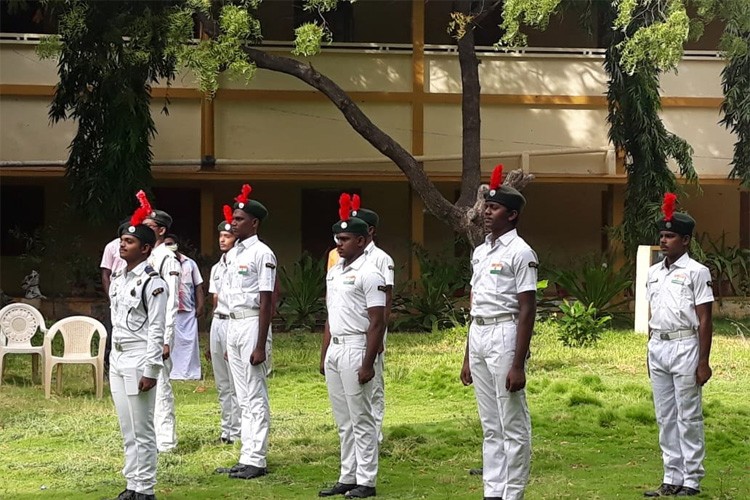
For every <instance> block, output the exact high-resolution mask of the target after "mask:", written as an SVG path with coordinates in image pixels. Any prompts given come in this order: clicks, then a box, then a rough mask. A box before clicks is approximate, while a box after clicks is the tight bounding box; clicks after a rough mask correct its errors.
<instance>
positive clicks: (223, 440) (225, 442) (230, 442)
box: [219, 437, 234, 444]
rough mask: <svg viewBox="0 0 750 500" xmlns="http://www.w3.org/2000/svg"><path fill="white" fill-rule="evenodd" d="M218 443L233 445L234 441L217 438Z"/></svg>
mask: <svg viewBox="0 0 750 500" xmlns="http://www.w3.org/2000/svg"><path fill="white" fill-rule="evenodd" d="M219 441H221V443H222V444H234V439H230V438H225V437H221V438H219Z"/></svg>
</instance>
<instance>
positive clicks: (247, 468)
mask: <svg viewBox="0 0 750 500" xmlns="http://www.w3.org/2000/svg"><path fill="white" fill-rule="evenodd" d="M250 190H251V188H250V186H249V185H247V184H245V185H244V186H243V187H242V193H241V194H240V195H239V196H238V197H237V198H236V200H237V203H235V204H234V213H233V219H232V232H233V233H234V235H235V236H236V237H237V242H236V243H235V246H234V248H232V249H231V250H230V251H229V252H228V253H227V257H226V261H227V282H226V290H227V291H226V299H227V307H228V308H229V327H228V329H227V354H228V357H229V367H230V369H231V371H232V377H233V379H234V388H235V390H236V391H237V400H238V402H239V404H240V408H241V411H242V417H241V440H242V449H241V451H240V459H239V462H238V463H237V464H235V465H234V466H233V467H231V468H228V469H224V468H221V469H217V472H228V473H229V477H231V478H236V479H253V478H256V477H260V476H264V475H266V474H267V469H266V453H267V451H268V432H269V429H270V425H271V413H270V408H269V402H268V383H267V377H268V363H267V354H268V340H269V336H270V334H269V332H270V330H271V314H272V310H273V304H272V301H273V299H272V294H273V289H274V284H275V282H276V256H275V255H274V254H273V252H272V251H271V249H270V248H268V246H266V245H265V244H264V243H262V242H261V241H259V240H258V235H257V232H258V226H259V225H260V223H261V221H262V220H263V219H265V218H266V216H267V215H268V210H266V208H265V207H264V206H263V205H262V204H260V203H258V202H257V201H255V200H250V199H249V198H248V196H249V194H250ZM222 294H223V289H222Z"/></svg>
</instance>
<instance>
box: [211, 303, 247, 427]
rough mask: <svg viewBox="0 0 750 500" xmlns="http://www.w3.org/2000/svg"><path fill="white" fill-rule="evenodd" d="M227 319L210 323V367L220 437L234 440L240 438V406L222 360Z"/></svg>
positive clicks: (225, 347) (228, 372) (214, 320)
mask: <svg viewBox="0 0 750 500" xmlns="http://www.w3.org/2000/svg"><path fill="white" fill-rule="evenodd" d="M229 321H230V320H228V319H219V318H216V317H215V318H213V320H212V321H211V339H210V345H211V366H212V367H213V369H214V380H215V381H216V390H217V392H218V393H219V407H220V408H221V437H223V438H225V439H231V440H235V439H237V438H238V437H240V418H241V412H240V405H239V403H238V402H237V393H236V392H235V390H234V379H233V378H232V372H231V370H230V369H229V361H227V360H226V359H224V353H226V352H227V329H228V327H229Z"/></svg>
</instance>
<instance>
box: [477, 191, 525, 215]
mask: <svg viewBox="0 0 750 500" xmlns="http://www.w3.org/2000/svg"><path fill="white" fill-rule="evenodd" d="M484 201H494V202H495V203H499V204H500V205H504V206H505V207H507V208H509V209H511V210H515V211H516V212H518V213H521V210H523V207H524V205H526V198H524V197H523V195H522V194H521V193H520V192H519V191H518V190H517V189H515V188H512V187H510V186H505V185H503V186H500V187H499V188H497V189H490V190H489V191H488V192H487V193H485V194H484Z"/></svg>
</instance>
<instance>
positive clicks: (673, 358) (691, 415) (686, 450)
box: [648, 335, 706, 490]
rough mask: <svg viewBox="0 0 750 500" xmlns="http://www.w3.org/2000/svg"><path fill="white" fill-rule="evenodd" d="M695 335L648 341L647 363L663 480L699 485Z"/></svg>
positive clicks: (700, 454) (700, 463) (699, 413)
mask: <svg viewBox="0 0 750 500" xmlns="http://www.w3.org/2000/svg"><path fill="white" fill-rule="evenodd" d="M698 351H699V346H698V337H697V336H696V337H690V338H685V339H676V340H661V339H659V338H658V336H656V335H654V336H653V337H651V340H649V342H648V366H649V371H650V373H651V386H652V388H653V391H654V407H655V409H656V423H657V424H658V425H659V446H660V447H661V452H662V460H663V461H664V479H663V481H662V482H664V483H667V484H674V485H677V486H687V487H689V488H693V489H696V490H698V489H700V481H701V479H703V476H704V475H705V470H704V469H703V457H704V456H705V452H706V448H705V439H704V434H703V409H702V406H701V387H700V386H699V385H698V384H697V383H696V382H695V371H696V369H697V368H698Z"/></svg>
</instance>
